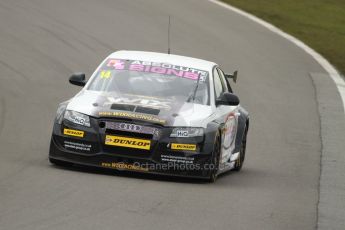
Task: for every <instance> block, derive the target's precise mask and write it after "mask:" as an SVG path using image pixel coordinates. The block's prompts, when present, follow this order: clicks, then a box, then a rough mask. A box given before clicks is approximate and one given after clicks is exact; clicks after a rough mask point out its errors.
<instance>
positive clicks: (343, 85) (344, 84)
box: [209, 0, 345, 115]
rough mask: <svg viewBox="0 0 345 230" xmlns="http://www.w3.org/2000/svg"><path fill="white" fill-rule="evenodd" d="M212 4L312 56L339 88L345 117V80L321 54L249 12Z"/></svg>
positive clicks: (219, 3) (222, 3) (224, 4)
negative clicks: (229, 11)
mask: <svg viewBox="0 0 345 230" xmlns="http://www.w3.org/2000/svg"><path fill="white" fill-rule="evenodd" d="M209 1H210V2H212V3H215V4H217V5H219V6H222V7H224V8H226V9H228V10H231V11H233V12H235V13H238V14H240V15H242V16H244V17H246V18H249V19H250V20H252V21H254V22H256V23H258V24H260V25H262V26H264V27H266V28H267V29H269V30H270V31H272V32H273V33H276V34H278V35H280V36H282V37H284V38H286V39H287V40H289V41H291V42H292V43H294V44H295V45H297V46H298V47H300V48H301V49H303V50H304V51H305V52H306V53H308V54H309V55H310V56H312V57H313V58H314V59H315V60H316V61H317V62H318V63H319V64H320V65H321V66H322V67H323V68H324V69H325V70H326V71H327V72H328V74H329V75H330V76H331V78H332V79H333V81H334V83H335V85H336V86H337V89H338V91H339V94H340V96H341V99H342V101H343V110H344V115H345V81H344V79H343V78H342V77H341V76H340V74H339V73H338V71H337V70H336V69H335V68H334V66H332V65H331V64H330V63H329V62H328V61H327V60H326V59H325V58H324V57H323V56H321V54H319V53H317V52H316V51H315V50H313V49H312V48H310V47H309V46H307V45H306V44H305V43H303V42H302V41H300V40H298V39H297V38H295V37H293V36H291V35H290V34H287V33H285V32H284V31H282V30H280V29H278V28H277V27H275V26H274V25H272V24H270V23H268V22H266V21H264V20H262V19H260V18H258V17H256V16H254V15H252V14H249V13H247V12H244V11H242V10H240V9H238V8H236V7H233V6H231V5H228V4H226V3H224V2H220V1H218V0H209Z"/></svg>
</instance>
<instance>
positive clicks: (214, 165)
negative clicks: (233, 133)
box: [208, 134, 220, 183]
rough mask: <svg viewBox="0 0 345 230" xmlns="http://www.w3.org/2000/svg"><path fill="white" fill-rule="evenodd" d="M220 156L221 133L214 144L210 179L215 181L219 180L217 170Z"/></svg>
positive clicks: (211, 181)
mask: <svg viewBox="0 0 345 230" xmlns="http://www.w3.org/2000/svg"><path fill="white" fill-rule="evenodd" d="M219 156H220V136H219V134H217V135H216V138H215V141H214V145H213V153H212V161H211V165H210V166H211V167H212V169H211V175H210V178H209V179H208V181H209V182H210V183H213V182H215V181H216V180H217V172H218V166H219Z"/></svg>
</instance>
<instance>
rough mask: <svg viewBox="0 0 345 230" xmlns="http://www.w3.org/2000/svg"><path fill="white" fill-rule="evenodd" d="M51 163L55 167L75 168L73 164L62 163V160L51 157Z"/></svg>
mask: <svg viewBox="0 0 345 230" xmlns="http://www.w3.org/2000/svg"><path fill="white" fill-rule="evenodd" d="M49 162H50V163H52V164H54V165H58V166H62V167H70V166H73V163H71V162H66V161H60V160H56V159H54V158H51V157H49Z"/></svg>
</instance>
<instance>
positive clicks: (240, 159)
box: [233, 128, 248, 172]
mask: <svg viewBox="0 0 345 230" xmlns="http://www.w3.org/2000/svg"><path fill="white" fill-rule="evenodd" d="M247 132H248V129H247V128H246V131H245V133H244V135H243V138H242V143H241V149H240V155H239V156H238V159H237V160H236V162H235V166H234V169H233V170H234V171H237V172H239V171H241V169H242V166H243V163H244V159H245V156H246V147H247Z"/></svg>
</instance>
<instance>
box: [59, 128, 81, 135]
mask: <svg viewBox="0 0 345 230" xmlns="http://www.w3.org/2000/svg"><path fill="white" fill-rule="evenodd" d="M63 134H65V135H68V136H74V137H84V131H79V130H74V129H63Z"/></svg>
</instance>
